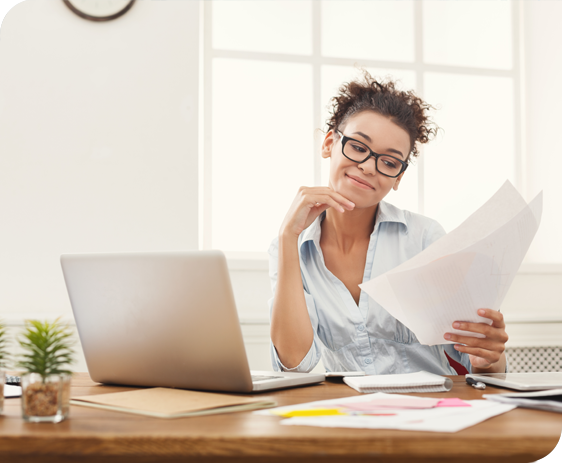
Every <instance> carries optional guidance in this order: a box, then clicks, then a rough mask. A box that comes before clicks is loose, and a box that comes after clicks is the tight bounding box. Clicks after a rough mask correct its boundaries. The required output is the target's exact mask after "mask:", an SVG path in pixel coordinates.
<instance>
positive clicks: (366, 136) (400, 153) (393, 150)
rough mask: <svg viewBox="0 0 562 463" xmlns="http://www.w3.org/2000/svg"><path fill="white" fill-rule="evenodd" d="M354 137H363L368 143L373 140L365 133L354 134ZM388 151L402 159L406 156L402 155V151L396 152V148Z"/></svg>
mask: <svg viewBox="0 0 562 463" xmlns="http://www.w3.org/2000/svg"><path fill="white" fill-rule="evenodd" d="M353 135H361V136H362V137H363V138H364V139H365V140H367V141H368V142H372V141H373V140H371V137H369V135H365V134H364V133H363V132H353ZM386 151H389V152H391V153H396V154H397V155H399V156H400V157H401V158H402V159H404V155H403V154H402V152H401V151H398V150H395V149H394V148H388V149H387V150H386Z"/></svg>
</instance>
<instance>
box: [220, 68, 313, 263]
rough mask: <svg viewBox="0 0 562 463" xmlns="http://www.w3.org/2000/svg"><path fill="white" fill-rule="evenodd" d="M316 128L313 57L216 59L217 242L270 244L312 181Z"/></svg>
mask: <svg viewBox="0 0 562 463" xmlns="http://www.w3.org/2000/svg"><path fill="white" fill-rule="evenodd" d="M225 76H228V78H227V79H226V78H225ZM313 132H314V131H313V120H312V66H311V65H308V64H294V63H275V62H268V61H246V60H229V59H215V60H214V62H213V139H212V149H213V165H212V176H213V188H212V190H213V193H212V211H213V212H212V220H213V224H212V229H213V230H212V246H213V247H214V248H218V249H222V250H224V251H249V252H266V251H267V249H268V247H269V244H270V242H271V240H272V239H273V238H274V237H275V236H277V233H278V231H279V226H280V225H281V222H282V221H283V218H284V217H285V213H286V212H287V210H288V208H289V206H290V204H291V202H292V200H293V198H294V197H295V195H296V193H297V190H298V188H299V187H300V186H302V185H312V182H313V178H314V176H313V165H314V163H313V155H314V152H313V135H314V134H313Z"/></svg>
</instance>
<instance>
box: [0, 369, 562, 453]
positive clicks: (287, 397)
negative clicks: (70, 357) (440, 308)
mask: <svg viewBox="0 0 562 463" xmlns="http://www.w3.org/2000/svg"><path fill="white" fill-rule="evenodd" d="M451 378H452V379H453V382H454V387H453V390H452V391H451V392H449V393H439V394H419V395H420V396H426V397H444V396H449V397H460V398H462V399H477V398H480V396H481V394H482V392H481V391H477V390H475V389H474V388H472V387H470V386H468V385H466V383H465V382H464V377H462V376H461V377H455V376H453V377H451ZM117 390H125V389H124V388H117V387H106V386H100V385H97V384H96V383H93V382H92V381H91V380H90V379H89V377H88V375H87V374H85V373H81V374H77V375H76V376H75V378H74V380H73V389H72V393H73V395H86V394H99V393H104V392H115V391H117ZM503 391H504V390H502V389H497V388H492V387H488V389H487V390H486V392H487V393H498V392H503ZM353 395H358V393H357V392H355V391H354V390H353V389H351V388H349V387H348V386H346V385H345V384H343V383H341V382H326V383H323V384H320V385H317V386H308V387H301V388H296V389H287V390H283V391H277V392H270V393H265V394H260V396H261V397H265V396H267V397H270V398H272V399H274V400H276V401H277V402H278V403H279V405H290V404H296V403H303V402H309V401H313V400H323V399H332V398H338V397H345V396H353ZM279 421H280V418H278V417H274V416H271V417H268V416H256V415H252V414H251V412H241V413H231V414H223V415H213V416H202V417H193V418H182V419H176V420H162V419H157V418H148V417H142V416H136V415H130V414H126V413H118V412H111V411H105V410H95V409H89V408H85V407H76V406H72V407H71V411H70V418H69V419H68V420H66V421H64V422H62V423H59V424H44V423H33V424H32V423H25V422H24V421H23V420H22V418H21V411H20V401H19V399H6V401H5V405H4V415H0V461H2V462H9V461H10V462H12V461H13V462H18V463H20V462H28V461H29V462H31V461H33V462H40V463H50V462H55V461H57V462H69V461H77V460H79V461H80V462H94V461H103V462H104V463H105V462H107V463H112V462H117V461H119V462H122V461H131V462H135V463H145V462H174V461H189V462H211V461H212V462H224V463H226V462H238V463H241V462H249V463H257V462H268V463H270V462H290V463H297V462H305V461H311V460H312V459H313V458H318V457H320V458H321V461H322V463H324V462H335V461H345V462H347V461H350V462H367V461H369V462H373V461H376V462H411V461H415V462H431V463H436V462H445V461H447V462H449V461H453V462H455V463H461V462H470V463H475V462H476V463H484V462H509V463H516V462H524V463H528V462H531V461H536V460H538V459H540V458H542V457H544V456H546V455H547V454H548V453H550V452H551V451H552V449H553V448H554V447H555V446H556V444H557V443H558V440H559V439H560V434H561V432H562V414H557V413H550V412H544V411H537V410H526V409H515V410H513V411H510V412H508V413H505V414H503V415H500V416H497V417H494V418H492V419H490V420H488V421H485V422H483V423H480V424H478V425H476V426H473V427H470V428H468V429H465V430H463V431H460V432H457V433H453V434H446V433H430V432H411V431H394V430H370V429H340V428H313V427H305V426H303V427H300V426H299V427H297V426H281V425H280V424H279ZM102 458H103V459H102Z"/></svg>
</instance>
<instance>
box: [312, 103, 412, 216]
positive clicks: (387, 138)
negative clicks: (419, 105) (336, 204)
mask: <svg viewBox="0 0 562 463" xmlns="http://www.w3.org/2000/svg"><path fill="white" fill-rule="evenodd" d="M339 130H340V132H341V133H343V135H345V136H346V137H350V138H353V139H355V140H358V141H360V142H362V143H364V144H365V145H367V146H368V147H369V148H371V150H373V151H374V152H375V153H377V154H388V155H390V156H394V157H396V158H398V159H401V160H403V161H406V160H407V159H408V153H409V152H410V136H409V135H408V132H406V131H405V130H404V129H403V128H401V127H399V126H398V125H396V124H395V123H394V122H392V121H391V120H390V119H389V118H387V117H385V116H381V115H380V114H378V113H375V112H374V111H362V112H360V113H356V114H354V115H353V116H351V117H350V118H349V119H348V121H347V123H346V124H345V126H344V127H340V128H339ZM341 142H342V139H341V137H340V136H339V135H337V134H334V132H333V131H330V132H328V134H327V135H326V138H325V139H324V143H323V144H322V157H324V158H331V159H330V182H329V186H330V187H331V188H332V189H333V190H334V191H336V192H338V193H340V194H341V195H342V196H344V197H345V198H347V199H349V200H350V201H352V202H354V203H355V207H356V208H365V207H373V206H376V205H377V204H378V203H379V202H380V201H381V200H382V199H383V198H384V197H385V196H386V195H387V194H388V193H389V192H390V190H391V189H395V190H397V189H398V184H399V183H400V180H401V179H402V176H403V175H404V173H402V174H400V176H398V177H397V178H390V177H386V176H385V175H383V174H381V173H380V172H378V171H377V169H376V164H375V158H374V157H371V158H370V159H369V160H368V161H367V162H364V163H362V164H357V163H356V162H353V161H351V160H349V159H347V158H346V157H345V156H344V155H343V154H342V143H341Z"/></svg>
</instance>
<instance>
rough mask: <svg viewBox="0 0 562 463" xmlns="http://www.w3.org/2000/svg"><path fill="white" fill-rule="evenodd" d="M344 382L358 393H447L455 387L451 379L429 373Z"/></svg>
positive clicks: (353, 378)
mask: <svg viewBox="0 0 562 463" xmlns="http://www.w3.org/2000/svg"><path fill="white" fill-rule="evenodd" d="M343 380H344V382H345V383H346V384H347V385H348V386H350V387H352V388H353V389H355V390H356V391H358V392H386V393H396V392H398V393H400V392H446V391H450V390H451V389H452V387H453V381H451V379H449V378H446V377H444V376H439V375H435V374H433V373H428V372H427V371H418V372H416V373H404V374H399V375H370V376H359V377H345V378H343Z"/></svg>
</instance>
